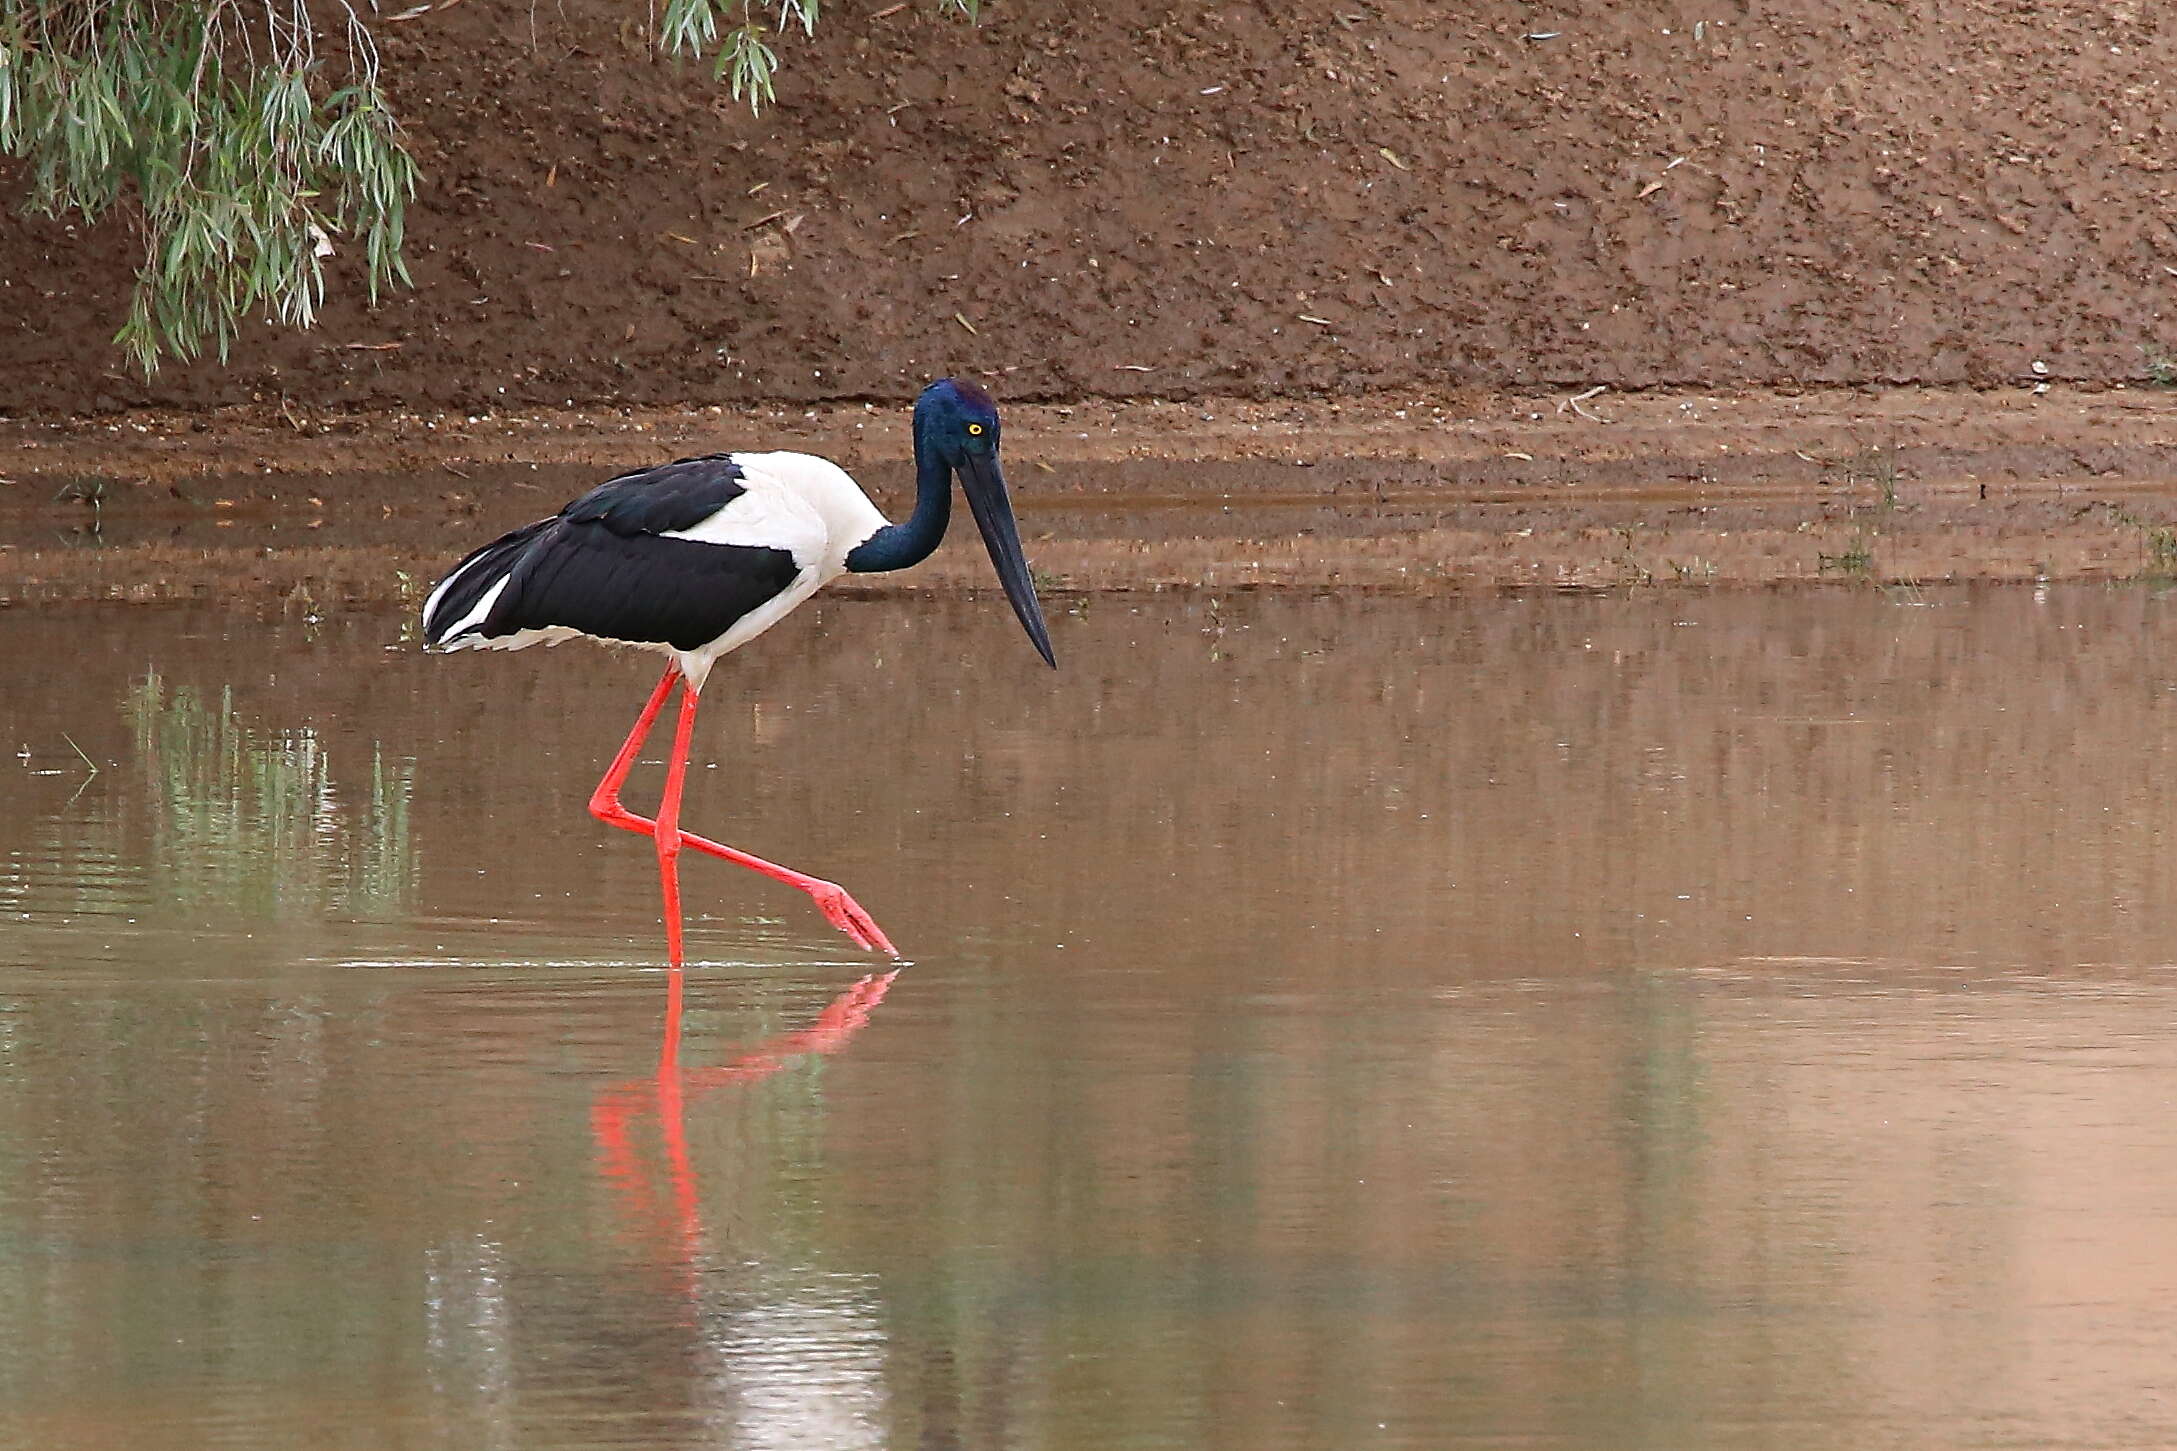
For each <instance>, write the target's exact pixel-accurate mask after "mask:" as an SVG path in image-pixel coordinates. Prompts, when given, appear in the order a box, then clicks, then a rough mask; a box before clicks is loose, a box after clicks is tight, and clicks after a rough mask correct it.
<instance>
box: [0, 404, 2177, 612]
mask: <svg viewBox="0 0 2177 1451" xmlns="http://www.w3.org/2000/svg"><path fill="white" fill-rule="evenodd" d="M1007 429H1008V432H1007V443H1006V451H1007V459H1008V468H1009V472H1010V475H1011V477H1012V480H1013V482H1014V485H1015V489H1016V492H1017V494H1018V495H1019V497H1020V501H1021V513H1022V521H1023V527H1024V530H1025V532H1026V534H1027V536H1028V538H1029V541H1030V550H1031V556H1032V558H1033V560H1034V562H1035V566H1036V569H1037V571H1038V582H1039V585H1041V586H1042V587H1043V588H1044V589H1046V590H1049V591H1051V592H1054V593H1067V592H1080V593H1094V592H1106V591H1127V590H1171V589H1210V590H1231V589H1326V590H1368V591H1388V592H1400V593H1430V594H1434V593H1459V592H1475V591H1482V592H1489V591H1497V590H1504V589H1532V588H1543V589H1551V588H1558V589H1563V588H1571V589H1607V588H1616V587H1625V586H1679V587H1718V586H1776V585H1785V584H1797V583H1803V582H1831V583H1844V584H1854V583H1874V584H1911V583H1932V582H1939V581H1966V580H2033V579H2116V580H2123V579H2152V578H2160V577H2163V576H2167V575H2170V574H2172V573H2177V471H2173V470H2172V469H2171V467H2170V462H2169V461H2170V458H2171V456H2172V449H2173V446H2177V394H2171V393H2168V392H2164V391H2161V390H2149V389H2111V390H2106V391H2095V392H2075V391H2069V390H2052V391H2049V392H2044V393H2036V392H2033V391H2031V390H2029V389H2025V388H2019V389H2003V390H1995V391H1973V390H1933V389H1900V390H1891V391H1884V392H1867V391H1860V390H1851V391H1832V392H1809V393H1798V394H1790V393H1777V392H1735V393H1648V394H1641V395H1634V396H1624V397H1615V396H1611V395H1609V394H1602V395H1599V396H1593V397H1577V398H1575V397H1572V396H1524V395H1509V394H1508V395H1491V396H1483V395H1476V394H1472V393H1460V394H1447V395H1441V396H1433V397H1432V396H1426V395H1412V394H1399V395H1383V394H1379V395H1373V396H1370V397H1367V398H1363V399H1357V400H1344V401H1340V402H1336V403H1331V402H1314V401H1311V402H1285V403H1269V404H1264V403H1253V402H1238V401H1234V402H1217V401H1210V402H1192V403H1185V404H1181V403H1169V402H1141V403H1113V402H1106V401H1095V402H1085V403H1081V404H1077V405H1073V406H1061V405H1048V404H1044V405H1026V406H1014V407H1010V408H1009V409H1008V412H1007ZM744 447H785V448H800V449H806V450H808V451H812V452H818V453H823V454H827V455H829V456H831V457H834V458H837V459H839V460H840V461H841V462H842V463H843V464H845V465H846V466H847V467H848V468H849V469H850V470H853V471H854V472H855V473H856V474H857V476H858V477H860V478H861V479H862V480H863V482H864V483H865V485H866V486H868V487H869V488H870V489H871V491H872V493H873V494H874V495H876V496H877V498H878V500H879V502H880V504H883V505H885V506H886V507H888V508H890V509H892V510H895V511H896V510H897V509H899V508H900V507H902V505H903V502H904V500H905V499H906V497H907V496H908V494H909V492H910V489H911V482H910V478H909V472H908V469H907V466H906V463H905V460H906V456H907V439H906V435H905V415H904V410H903V409H900V408H896V407H891V406H878V405H875V404H870V405H847V406H834V407H829V408H824V409H814V410H809V409H783V408H774V409H754V410H721V409H650V410H641V409H612V410H596V409H592V410H565V411H537V410H524V411H520V412H509V413H504V414H497V415H481V414H478V415H460V414H439V415H431V414H324V415H313V414H307V413H303V412H299V411H297V410H296V409H294V408H293V407H292V406H288V407H284V408H282V409H280V410H278V411H268V410H262V409H259V410H236V411H228V412H221V413H217V414H212V415H190V414H160V413H144V414H134V415H124V416H117V417H112V418H105V419H99V420H95V421H88V422H78V423H74V424H51V423H10V424H0V481H4V482H0V602H4V603H7V604H28V603H39V602H84V601H98V600H110V601H125V602H138V603H158V602H171V601H185V600H187V601H197V600H224V601H228V602H231V603H234V604H237V605H242V606H248V607H252V608H263V607H266V606H296V605H302V606H307V607H311V608H317V609H326V608H347V607H364V606H376V605H388V604H393V603H397V602H399V601H402V600H404V599H412V598H414V597H416V596H417V595H418V593H419V591H420V590H421V589H423V588H425V587H427V586H428V583H429V581H430V580H431V579H432V578H434V577H435V576H436V574H437V572H438V571H440V570H441V569H442V568H443V567H444V566H445V565H446V564H447V563H449V562H450V561H451V560H452V559H454V558H456V557H458V556H459V555H460V554H461V553H463V552H465V551H466V550H467V549H468V548H470V547H472V546H473V545H474V544H475V543H476V542H478V541H480V540H482V539H483V538H486V537H489V536H490V535H491V534H492V533H494V532H497V531H499V530H502V529H505V528H510V527H512V526H514V525H516V524H519V523H521V522H524V521H526V520H528V519H531V518H535V517H538V516H539V515H542V514H545V513H549V512H551V511H552V510H553V509H556V508H557V507H558V506H559V505H560V504H561V503H562V502H564V500H565V499H567V498H568V497H571V496H572V495H573V494H575V493H577V492H579V491H580V490H581V489H583V488H584V487H586V486H587V485H588V484H589V483H591V482H594V481H595V480H597V479H599V478H602V477H605V476H607V475H608V474H610V473H612V472H614V471H616V470H618V469H620V468H624V467H631V466H637V465H640V464H643V463H648V462H652V461H656V460H660V459H664V458H670V457H675V456H679V455H683V454H687V453H695V452H705V451H711V450H718V449H732V448H744ZM986 574H987V565H986V564H985V563H984V562H983V561H982V560H981V558H980V556H979V554H978V553H977V552H976V551H975V550H974V549H973V548H972V547H970V544H969V543H967V542H962V541H959V540H956V541H953V542H952V543H950V544H948V546H947V547H946V548H945V549H944V550H942V551H940V553H939V554H938V555H937V556H936V557H935V558H934V559H933V560H931V561H930V562H929V563H928V564H926V565H925V566H923V567H921V568H919V569H916V570H914V571H910V572H907V573H905V574H902V575H899V576H896V577H869V578H864V579H856V580H851V581H843V582H841V584H840V585H838V586H835V587H834V588H835V590H839V591H840V592H845V593H864V594H923V595H946V594H960V593H966V592H972V591H978V590H981V589H984V588H986V587H988V585H989V583H990V582H989V581H988V580H987V579H986V577H985V576H986Z"/></svg>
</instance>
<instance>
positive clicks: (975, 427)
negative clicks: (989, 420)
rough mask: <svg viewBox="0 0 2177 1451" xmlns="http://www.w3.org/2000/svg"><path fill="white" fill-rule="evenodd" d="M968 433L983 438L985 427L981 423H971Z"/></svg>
mask: <svg viewBox="0 0 2177 1451" xmlns="http://www.w3.org/2000/svg"><path fill="white" fill-rule="evenodd" d="M968 432H970V433H972V434H974V435H975V436H976V437H977V438H981V437H982V436H983V426H982V425H981V424H980V423H971V424H969V425H968Z"/></svg>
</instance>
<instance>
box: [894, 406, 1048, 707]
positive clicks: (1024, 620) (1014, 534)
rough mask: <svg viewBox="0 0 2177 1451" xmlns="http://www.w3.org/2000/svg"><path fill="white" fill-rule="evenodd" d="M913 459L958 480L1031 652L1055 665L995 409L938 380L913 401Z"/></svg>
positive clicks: (996, 409)
mask: <svg viewBox="0 0 2177 1451" xmlns="http://www.w3.org/2000/svg"><path fill="white" fill-rule="evenodd" d="M915 458H916V460H917V462H922V461H925V460H929V459H935V460H937V461H939V462H941V463H942V464H943V465H944V468H945V470H946V472H948V473H950V474H951V475H952V476H953V477H954V478H956V479H958V480H959V481H960V492H961V493H963V494H965V495H967V497H968V510H969V512H971V513H973V514H974V515H975V527H976V528H978V529H980V530H981V531H982V534H983V547H984V548H986V549H988V550H989V551H990V562H991V563H992V564H994V565H996V566H997V569H998V582H999V583H1000V584H1002V585H1004V586H1005V597H1006V598H1007V599H1008V600H1011V601H1012V603H1013V613H1014V614H1015V615H1017V616H1019V617H1020V623H1021V628H1022V629H1024V630H1026V631H1027V632H1028V638H1029V639H1030V640H1032V641H1034V642H1035V647H1036V652H1037V653H1038V654H1040V655H1042V657H1043V658H1044V660H1045V662H1046V663H1048V664H1051V665H1056V664H1057V663H1058V661H1057V660H1056V659H1055V658H1054V657H1053V656H1052V654H1051V634H1050V631H1049V630H1048V629H1046V628H1045V627H1044V624H1043V607H1042V606H1041V605H1040V604H1038V603H1037V602H1036V591H1035V586H1034V584H1033V583H1031V582H1030V580H1029V578H1028V561H1027V559H1026V557H1025V556H1023V555H1022V554H1021V548H1020V527H1019V526H1018V525H1017V524H1015V523H1014V522H1013V503H1012V500H1011V499H1010V498H1008V497H1007V495H1006V492H1005V475H1004V473H1003V472H1002V471H1000V469H999V468H998V405H997V404H996V403H994V402H992V401H991V398H990V395H989V394H988V393H985V392H984V391H983V390H982V389H981V388H980V387H979V386H977V385H976V384H974V383H970V382H968V381H967V380H966V379H964V378H940V379H938V380H937V381H936V382H935V383H932V384H931V385H930V386H929V387H927V388H925V389H923V390H922V396H921V397H920V398H918V399H916V400H915Z"/></svg>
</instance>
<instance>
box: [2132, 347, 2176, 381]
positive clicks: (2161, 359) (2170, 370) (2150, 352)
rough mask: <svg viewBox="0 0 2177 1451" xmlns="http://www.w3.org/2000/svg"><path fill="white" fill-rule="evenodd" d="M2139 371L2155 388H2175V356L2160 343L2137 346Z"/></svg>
mask: <svg viewBox="0 0 2177 1451" xmlns="http://www.w3.org/2000/svg"><path fill="white" fill-rule="evenodd" d="M2139 358H2140V363H2141V371H2142V372H2143V373H2144V374H2145V375H2146V379H2147V382H2148V384H2149V385H2150V386H2152V387H2155V388H2177V355H2172V354H2171V352H2170V350H2169V349H2168V348H2165V347H2163V346H2162V345H2161V344H2160V343H2141V344H2140V345H2139Z"/></svg>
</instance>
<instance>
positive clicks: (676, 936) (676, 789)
mask: <svg viewBox="0 0 2177 1451" xmlns="http://www.w3.org/2000/svg"><path fill="white" fill-rule="evenodd" d="M695 707H696V694H695V692H694V691H693V690H689V689H688V688H687V687H686V686H683V687H682V688H681V695H680V723H679V724H678V725H677V726H676V727H674V730H673V754H672V755H671V756H670V757H668V758H667V759H666V762H665V795H664V798H663V799H662V800H660V801H659V803H658V817H657V820H656V821H654V822H652V823H651V825H650V839H651V840H652V841H654V842H656V843H657V846H658V886H659V887H660V888H661V889H662V890H663V892H664V894H665V958H666V961H667V962H669V963H671V964H672V965H673V966H674V967H676V968H677V967H679V966H680V963H681V953H680V793H681V790H682V788H683V787H685V786H686V785H687V782H688V741H689V739H690V738H691V737H692V736H694V734H695Z"/></svg>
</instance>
